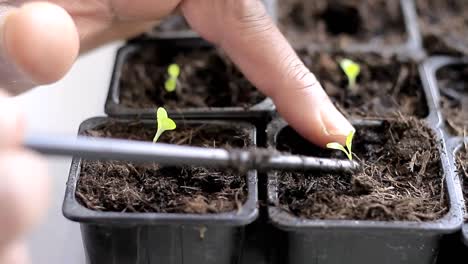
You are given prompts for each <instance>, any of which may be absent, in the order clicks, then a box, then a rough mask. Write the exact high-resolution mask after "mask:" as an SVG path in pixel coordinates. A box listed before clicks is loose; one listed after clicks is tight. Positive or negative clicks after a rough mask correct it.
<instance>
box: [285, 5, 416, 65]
mask: <svg viewBox="0 0 468 264" xmlns="http://www.w3.org/2000/svg"><path fill="white" fill-rule="evenodd" d="M279 1H281V0H278V3H279ZM303 1H308V0H303ZM399 2H400V7H401V12H402V19H403V20H404V23H405V33H406V35H407V38H406V40H405V41H404V42H403V43H401V44H388V43H384V42H382V41H372V42H363V43H349V44H348V43H346V45H340V46H339V47H332V46H331V45H317V44H314V43H310V44H309V45H308V46H307V47H303V46H301V45H297V44H295V43H291V44H292V45H293V46H294V47H295V48H297V49H302V48H309V49H311V50H318V51H341V50H343V51H345V52H350V53H352V52H376V53H380V54H382V55H384V56H391V55H394V54H399V55H402V56H405V57H409V58H412V59H415V60H419V59H421V58H423V57H424V56H425V53H424V49H423V44H422V38H421V33H420V31H419V26H418V19H417V14H416V7H415V3H414V0H399ZM278 8H279V7H277V9H278ZM279 23H280V22H279ZM310 34H313V32H310Z"/></svg>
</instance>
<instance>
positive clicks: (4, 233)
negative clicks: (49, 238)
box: [0, 90, 49, 264]
mask: <svg viewBox="0 0 468 264" xmlns="http://www.w3.org/2000/svg"><path fill="white" fill-rule="evenodd" d="M23 129H24V125H23V120H22V118H21V115H20V114H19V112H18V110H17V109H16V107H15V105H14V103H13V102H12V101H11V100H8V99H7V97H6V94H5V93H4V92H3V91H1V90H0V264H12V263H14V264H23V263H28V260H27V254H26V250H25V244H24V241H23V235H24V234H25V233H26V232H27V231H28V230H29V229H30V228H31V226H33V225H34V224H35V223H36V222H37V219H39V217H40V216H41V214H43V213H44V211H45V209H46V204H47V198H48V196H47V194H48V190H49V180H48V178H47V173H46V166H45V165H44V162H43V161H42V160H41V159H40V158H39V157H37V156H36V155H35V154H33V153H31V152H29V151H27V150H24V149H22V148H21V147H20V143H21V140H22V136H23Z"/></svg>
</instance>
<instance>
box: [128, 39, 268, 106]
mask: <svg viewBox="0 0 468 264" xmlns="http://www.w3.org/2000/svg"><path fill="white" fill-rule="evenodd" d="M174 63H175V64H177V65H179V67H180V76H179V77H178V80H177V87H176V90H175V91H174V92H167V91H166V89H165V82H166V80H167V79H168V77H169V76H168V73H167V72H168V66H169V65H170V64H174ZM119 98H120V103H121V104H123V105H125V106H127V107H130V108H154V107H159V106H163V107H165V108H166V109H167V110H178V109H184V108H206V107H243V108H248V107H251V106H253V105H255V104H257V103H260V102H261V101H263V100H264V99H265V96H264V95H262V94H261V93H260V92H259V91H258V90H257V89H256V88H255V87H254V86H252V84H250V82H249V81H248V80H247V79H246V78H245V77H244V76H243V75H242V74H241V73H240V71H238V70H237V68H236V67H235V66H234V64H233V63H232V62H231V61H230V60H229V59H228V58H227V57H226V56H225V55H224V54H223V53H222V52H219V51H217V50H215V49H213V48H180V47H179V48H178V47H177V46H174V45H170V44H169V45H167V44H160V45H158V44H155V45H145V46H144V47H142V48H141V49H138V51H136V52H134V53H132V54H131V55H130V57H129V58H128V59H127V60H126V62H125V63H124V65H123V69H122V74H121V79H120V96H119Z"/></svg>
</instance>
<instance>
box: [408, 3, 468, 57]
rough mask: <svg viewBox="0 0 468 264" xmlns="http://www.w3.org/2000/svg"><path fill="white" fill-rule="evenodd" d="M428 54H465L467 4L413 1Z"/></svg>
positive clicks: (466, 45) (467, 29)
mask: <svg viewBox="0 0 468 264" xmlns="http://www.w3.org/2000/svg"><path fill="white" fill-rule="evenodd" d="M416 4H417V9H418V14H419V23H420V25H421V31H422V33H423V35H424V44H425V47H426V49H427V50H428V52H429V53H430V54H457V53H460V52H462V53H465V54H468V1H466V0H449V1H447V0H446V1H440V0H416Z"/></svg>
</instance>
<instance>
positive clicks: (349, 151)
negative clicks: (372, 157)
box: [327, 130, 355, 160]
mask: <svg viewBox="0 0 468 264" xmlns="http://www.w3.org/2000/svg"><path fill="white" fill-rule="evenodd" d="M354 133H355V131H354V130H353V131H351V132H349V134H348V136H347V137H346V148H345V146H343V145H341V144H340V143H337V142H332V143H328V144H327V148H329V149H336V150H341V151H343V152H344V153H345V154H346V156H348V159H349V160H353V152H352V149H351V147H352V145H353V137H354Z"/></svg>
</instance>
